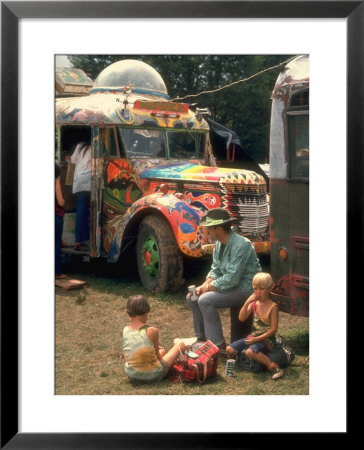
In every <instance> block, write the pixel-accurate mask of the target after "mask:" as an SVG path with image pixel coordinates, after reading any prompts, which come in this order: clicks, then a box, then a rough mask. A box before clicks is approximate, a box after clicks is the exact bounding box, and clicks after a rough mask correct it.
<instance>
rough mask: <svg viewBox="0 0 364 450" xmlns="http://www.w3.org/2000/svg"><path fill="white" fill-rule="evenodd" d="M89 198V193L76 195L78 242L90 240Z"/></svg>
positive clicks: (83, 192)
mask: <svg viewBox="0 0 364 450" xmlns="http://www.w3.org/2000/svg"><path fill="white" fill-rule="evenodd" d="M89 197H90V193H89V192H88V191H82V192H77V193H76V201H77V204H76V236H75V238H76V242H84V241H88V240H89V239H90V224H89V219H88V217H89Z"/></svg>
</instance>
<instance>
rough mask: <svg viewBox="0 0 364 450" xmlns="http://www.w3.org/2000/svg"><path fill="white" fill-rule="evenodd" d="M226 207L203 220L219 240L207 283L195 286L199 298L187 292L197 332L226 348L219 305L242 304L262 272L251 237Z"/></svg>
mask: <svg viewBox="0 0 364 450" xmlns="http://www.w3.org/2000/svg"><path fill="white" fill-rule="evenodd" d="M233 220H234V219H232V218H230V216H229V213H228V211H227V210H225V209H223V208H215V209H212V210H210V211H209V212H208V213H207V214H206V216H205V217H204V218H203V219H202V220H201V222H200V224H201V226H204V227H207V230H208V233H209V235H210V237H211V239H212V240H214V241H216V243H215V247H214V252H213V260H212V266H211V269H210V271H209V273H208V274H207V276H206V280H205V282H204V283H203V284H202V285H201V286H198V287H197V288H196V293H197V295H198V299H197V301H193V300H191V295H190V294H188V295H187V299H186V300H187V303H188V305H189V307H190V309H191V311H192V315H193V326H194V330H195V335H196V336H197V338H198V339H199V340H202V341H203V340H206V339H209V340H210V341H212V342H213V343H214V344H216V345H217V346H218V347H219V349H220V350H222V351H224V350H225V348H226V342H225V339H224V335H223V330H222V326H221V320H220V315H219V312H218V308H228V307H239V306H242V305H243V304H244V303H245V300H246V299H247V298H248V297H249V296H250V295H251V294H252V293H253V288H252V279H253V277H254V275H255V274H256V273H258V272H261V270H262V268H261V266H260V264H259V260H258V257H257V254H256V253H255V249H254V247H253V245H252V243H251V242H250V241H249V239H246V238H245V237H243V236H240V235H238V234H236V233H235V232H234V231H233V230H232V229H231V222H232V221H233Z"/></svg>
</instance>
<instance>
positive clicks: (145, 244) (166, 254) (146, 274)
mask: <svg viewBox="0 0 364 450" xmlns="http://www.w3.org/2000/svg"><path fill="white" fill-rule="evenodd" d="M136 251H137V264H138V272H139V275H140V279H141V281H142V283H143V286H144V287H145V288H146V289H147V290H148V291H151V292H153V293H157V292H165V291H171V292H175V291H177V290H178V289H179V288H180V287H181V285H182V283H183V279H182V276H183V257H182V254H181V252H180V251H179V249H178V247H177V244H176V240H175V237H174V234H173V232H172V229H171V227H170V226H169V224H168V223H167V222H166V221H165V220H164V219H163V218H161V217H158V216H147V217H146V218H144V219H143V221H142V222H141V224H140V226H139V232H138V239H137V245H136Z"/></svg>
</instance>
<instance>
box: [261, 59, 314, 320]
mask: <svg viewBox="0 0 364 450" xmlns="http://www.w3.org/2000/svg"><path fill="white" fill-rule="evenodd" d="M309 80H310V79H309V58H308V56H305V55H303V56H299V57H297V58H295V59H294V60H292V61H291V62H290V63H289V64H288V65H287V66H286V67H285V69H284V70H283V71H282V72H281V73H280V75H279V76H278V79H277V81H276V84H275V87H274V90H273V96H272V98H273V101H272V114H271V135H270V175H269V178H270V180H269V184H270V234H271V236H270V239H271V253H270V265H271V272H272V276H273V279H274V280H275V285H274V288H273V296H274V299H275V300H276V301H277V303H278V304H279V307H280V310H282V311H285V312H289V313H291V314H294V315H299V316H308V314H309V82H310V81H309Z"/></svg>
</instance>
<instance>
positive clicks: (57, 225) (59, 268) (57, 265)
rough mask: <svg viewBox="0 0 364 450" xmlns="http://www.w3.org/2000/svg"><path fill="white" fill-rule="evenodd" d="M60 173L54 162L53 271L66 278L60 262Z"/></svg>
mask: <svg viewBox="0 0 364 450" xmlns="http://www.w3.org/2000/svg"><path fill="white" fill-rule="evenodd" d="M60 175H61V168H60V167H59V165H58V164H57V163H56V169H55V179H56V201H55V206H56V208H55V209H56V218H55V272H56V279H62V278H67V277H66V275H64V274H63V273H62V263H61V244H62V232H63V216H64V209H63V206H64V198H63V194H62V188H61V183H60V181H59V176H60Z"/></svg>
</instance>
